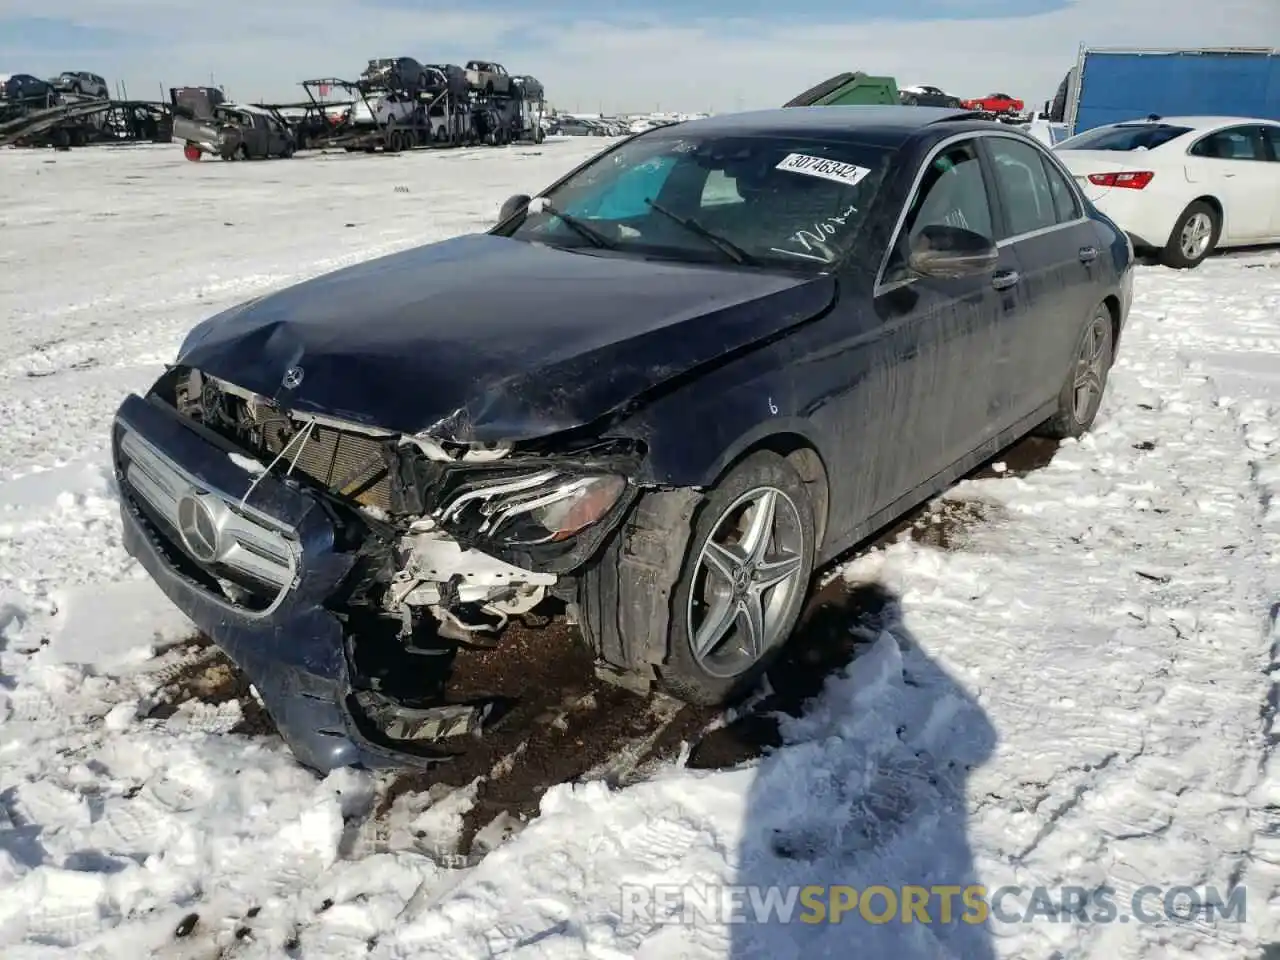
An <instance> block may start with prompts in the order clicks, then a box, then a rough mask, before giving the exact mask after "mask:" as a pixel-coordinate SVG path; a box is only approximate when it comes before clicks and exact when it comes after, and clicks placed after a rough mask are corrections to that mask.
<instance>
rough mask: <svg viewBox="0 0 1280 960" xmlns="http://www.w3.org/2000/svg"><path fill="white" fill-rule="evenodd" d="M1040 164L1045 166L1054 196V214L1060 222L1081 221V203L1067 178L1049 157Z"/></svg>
mask: <svg viewBox="0 0 1280 960" xmlns="http://www.w3.org/2000/svg"><path fill="white" fill-rule="evenodd" d="M1040 162H1041V163H1042V164H1044V175H1045V176H1046V177H1048V178H1049V193H1051V194H1052V195H1053V212H1054V213H1055V214H1056V215H1057V218H1058V222H1059V223H1070V222H1071V221H1072V220H1078V219H1080V216H1081V210H1080V201H1079V200H1078V199H1076V192H1075V190H1073V189H1072V188H1071V184H1070V183H1068V182H1067V178H1066V177H1064V176H1063V175H1062V171H1061V170H1059V169H1058V168H1057V167H1056V166H1054V163H1053V161H1052V160H1050V159H1049V158H1048V157H1046V156H1043V155H1042V156H1041V157H1040Z"/></svg>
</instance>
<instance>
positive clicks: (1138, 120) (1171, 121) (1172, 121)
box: [1110, 116, 1276, 130]
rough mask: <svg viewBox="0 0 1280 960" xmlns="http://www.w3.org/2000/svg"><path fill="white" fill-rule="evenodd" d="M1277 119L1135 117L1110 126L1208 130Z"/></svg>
mask: <svg viewBox="0 0 1280 960" xmlns="http://www.w3.org/2000/svg"><path fill="white" fill-rule="evenodd" d="M1275 122H1276V121H1275V120H1268V119H1266V118H1265V117H1213V116H1185V117H1155V118H1151V117H1134V118H1133V119H1132V120H1119V121H1117V122H1116V123H1113V124H1110V126H1113V127H1115V126H1134V125H1137V124H1143V123H1150V124H1165V125H1166V126H1171V127H1190V128H1191V129H1192V130H1208V129H1209V128H1211V127H1234V126H1237V125H1239V124H1242V123H1275Z"/></svg>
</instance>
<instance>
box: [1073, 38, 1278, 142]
mask: <svg viewBox="0 0 1280 960" xmlns="http://www.w3.org/2000/svg"><path fill="white" fill-rule="evenodd" d="M1063 84H1064V86H1065V89H1064V90H1063V91H1062V93H1063V95H1064V97H1063V98H1064V99H1065V104H1064V110H1063V116H1062V120H1063V121H1064V122H1065V123H1066V127H1067V134H1068V135H1071V136H1074V135H1075V134H1077V133H1083V132H1084V131H1086V130H1092V129H1093V128H1094V127H1100V126H1103V125H1104V124H1108V123H1119V122H1122V121H1124V120H1139V119H1141V118H1143V117H1147V116H1150V115H1152V114H1156V115H1158V116H1165V117H1168V116H1227V117H1259V118H1262V119H1269V120H1280V50H1276V49H1272V48H1270V47H1203V48H1196V49H1164V48H1153V49H1146V50H1142V49H1134V48H1120V47H1086V46H1083V45H1082V46H1081V47H1080V54H1079V56H1078V57H1077V59H1076V65H1075V67H1074V68H1073V69H1072V71H1071V72H1070V73H1068V74H1067V77H1066V79H1065V80H1064V81H1063ZM1057 99H1058V98H1056V97H1055V100H1057ZM1053 112H1055V111H1053V110H1052V109H1051V111H1050V113H1051V116H1050V119H1051V120H1052V119H1056V118H1054V117H1053V116H1052V113H1053Z"/></svg>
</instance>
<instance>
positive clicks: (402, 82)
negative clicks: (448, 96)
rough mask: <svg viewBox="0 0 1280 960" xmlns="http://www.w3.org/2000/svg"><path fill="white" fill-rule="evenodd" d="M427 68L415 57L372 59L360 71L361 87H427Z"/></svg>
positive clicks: (398, 88) (419, 88)
mask: <svg viewBox="0 0 1280 960" xmlns="http://www.w3.org/2000/svg"><path fill="white" fill-rule="evenodd" d="M430 80H431V78H430V76H429V75H428V73H427V71H426V69H425V68H424V67H423V66H422V64H421V63H419V62H418V61H417V60H415V59H413V57H383V58H381V59H376V60H370V61H369V65H368V66H367V67H365V68H364V70H363V71H362V72H361V73H360V87H361V89H364V90H408V91H411V92H412V91H417V90H424V89H426V87H427V85H428V84H429V83H430Z"/></svg>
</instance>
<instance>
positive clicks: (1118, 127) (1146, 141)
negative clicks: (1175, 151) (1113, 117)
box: [1055, 123, 1191, 151]
mask: <svg viewBox="0 0 1280 960" xmlns="http://www.w3.org/2000/svg"><path fill="white" fill-rule="evenodd" d="M1190 132H1191V128H1190V127H1180V126H1178V125H1176V124H1172V123H1117V124H1113V125H1112V126H1109V127H1098V128H1097V129H1095V130H1086V131H1085V132H1084V133H1082V134H1079V135H1078V136H1075V137H1072V138H1071V139H1069V140H1064V141H1062V143H1059V144H1058V145H1057V146H1056V147H1055V149H1057V150H1119V151H1128V150H1154V149H1155V148H1156V147H1159V146H1162V145H1163V144H1166V143H1168V142H1169V141H1170V140H1173V139H1176V138H1177V137H1180V136H1182V135H1183V134H1184V133H1190Z"/></svg>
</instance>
